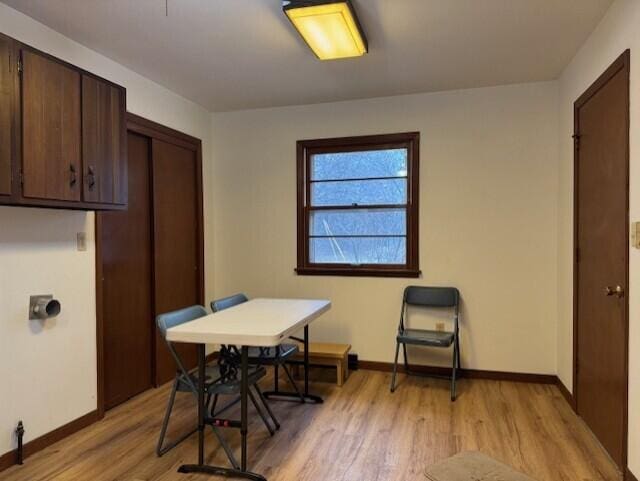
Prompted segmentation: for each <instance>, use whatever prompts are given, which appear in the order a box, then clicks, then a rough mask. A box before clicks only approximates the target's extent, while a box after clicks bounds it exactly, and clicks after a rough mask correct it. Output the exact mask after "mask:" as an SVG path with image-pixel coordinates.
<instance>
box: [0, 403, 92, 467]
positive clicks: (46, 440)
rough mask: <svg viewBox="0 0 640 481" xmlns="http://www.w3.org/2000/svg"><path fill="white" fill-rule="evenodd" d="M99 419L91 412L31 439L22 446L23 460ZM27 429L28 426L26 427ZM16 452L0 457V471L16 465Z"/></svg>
mask: <svg viewBox="0 0 640 481" xmlns="http://www.w3.org/2000/svg"><path fill="white" fill-rule="evenodd" d="M99 419H100V416H99V414H98V411H97V410H95V411H91V412H90V413H88V414H85V415H84V416H82V417H79V418H78V419H75V420H73V421H71V422H70V423H67V424H65V425H64V426H60V427H59V428H58V429H54V430H53V431H51V432H49V433H47V434H43V435H42V436H40V437H39V438H36V439H33V440H31V441H29V442H28V443H25V445H24V446H23V449H24V451H23V453H24V458H25V459H26V458H27V457H29V456H31V455H32V454H35V453H37V452H38V451H42V450H43V449H44V448H46V447H48V446H51V445H52V444H54V443H57V442H58V441H60V440H62V439H64V438H66V437H67V436H71V435H72V434H73V433H75V432H77V431H80V430H81V429H84V428H86V427H87V426H89V425H91V424H93V423H95V422H96V421H98V420H99ZM27 429H28V426H27ZM16 456H17V450H15V449H14V450H13V451H9V452H8V453H5V454H3V455H2V456H0V471H4V470H5V469H7V468H10V467H11V466H13V465H14V464H16V461H17V460H16Z"/></svg>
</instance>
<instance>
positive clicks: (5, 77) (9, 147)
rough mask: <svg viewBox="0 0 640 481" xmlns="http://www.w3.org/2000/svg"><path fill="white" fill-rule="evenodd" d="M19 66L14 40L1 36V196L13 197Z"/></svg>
mask: <svg viewBox="0 0 640 481" xmlns="http://www.w3.org/2000/svg"><path fill="white" fill-rule="evenodd" d="M17 65H18V62H17V60H16V58H15V55H14V54H13V42H12V40H11V39H9V38H7V37H4V36H2V35H0V195H11V157H12V154H13V138H14V136H13V134H14V123H13V105H14V104H13V102H14V99H15V97H14V92H15V90H14V87H15V76H16V69H17Z"/></svg>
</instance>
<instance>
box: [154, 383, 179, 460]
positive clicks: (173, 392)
mask: <svg viewBox="0 0 640 481" xmlns="http://www.w3.org/2000/svg"><path fill="white" fill-rule="evenodd" d="M177 390H178V379H174V381H173V387H172V388H171V395H170V396H169V402H168V404H167V409H166V411H165V413H164V419H163V420H162V428H161V429H160V437H159V438H158V445H157V446H156V455H157V456H158V457H160V456H162V455H163V454H164V453H166V452H167V451H169V450H170V449H171V448H173V447H174V445H172V446H168V447H167V448H163V447H162V445H163V444H164V438H165V435H166V434H167V428H168V427H169V418H170V417H171V411H173V404H174V402H175V400H176V392H177Z"/></svg>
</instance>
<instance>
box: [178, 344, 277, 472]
mask: <svg viewBox="0 0 640 481" xmlns="http://www.w3.org/2000/svg"><path fill="white" fill-rule="evenodd" d="M205 365H206V360H205V345H204V344H198V464H183V465H182V466H180V467H179V468H178V472H179V473H202V474H210V475H214V476H225V477H231V478H244V479H250V480H252V481H267V479H266V478H265V477H264V476H262V475H260V474H256V473H252V472H249V471H247V394H248V392H249V382H248V370H249V369H248V366H249V349H248V348H247V347H243V348H242V366H241V370H242V380H241V383H240V390H241V395H240V396H241V401H240V402H241V408H240V409H241V426H242V427H241V431H240V432H241V435H242V466H241V469H233V468H223V467H220V466H209V465H207V464H205V463H204V428H205V425H206V423H205V410H206V406H205V402H204V395H205Z"/></svg>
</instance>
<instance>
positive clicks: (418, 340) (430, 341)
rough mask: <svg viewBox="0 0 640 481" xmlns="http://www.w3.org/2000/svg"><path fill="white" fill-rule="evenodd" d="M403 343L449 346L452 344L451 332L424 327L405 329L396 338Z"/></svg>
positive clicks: (452, 336)
mask: <svg viewBox="0 0 640 481" xmlns="http://www.w3.org/2000/svg"><path fill="white" fill-rule="evenodd" d="M396 339H397V340H398V342H401V343H403V344H419V345H422V346H434V347H449V346H450V345H451V344H453V339H454V335H453V332H446V331H430V330H426V329H405V330H404V331H401V332H400V333H399V334H398V336H397V338H396Z"/></svg>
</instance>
